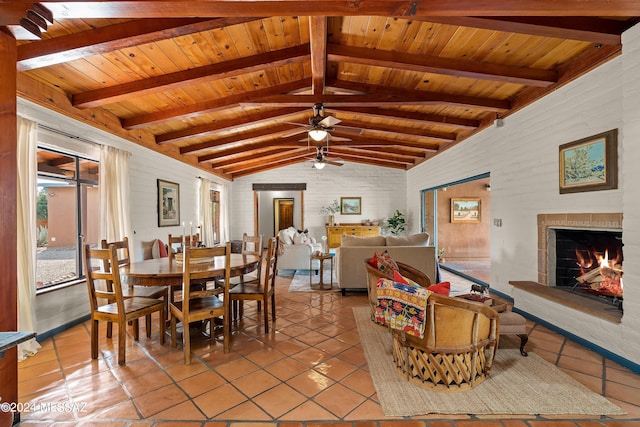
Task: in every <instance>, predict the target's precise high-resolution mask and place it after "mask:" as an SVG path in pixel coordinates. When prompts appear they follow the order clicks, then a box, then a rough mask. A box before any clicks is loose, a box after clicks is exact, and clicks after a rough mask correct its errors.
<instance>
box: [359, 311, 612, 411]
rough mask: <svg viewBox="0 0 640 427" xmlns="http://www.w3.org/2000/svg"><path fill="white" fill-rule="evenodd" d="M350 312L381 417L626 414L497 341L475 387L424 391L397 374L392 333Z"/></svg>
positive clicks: (363, 314)
mask: <svg viewBox="0 0 640 427" xmlns="http://www.w3.org/2000/svg"><path fill="white" fill-rule="evenodd" d="M353 314H354V316H355V319H356V324H357V325H358V331H359V332H360V341H361V343H362V347H363V348H364V352H365V356H366V358H367V362H368V364H369V371H370V373H371V378H372V379H373V383H374V385H375V387H376V391H377V395H378V399H379V401H380V404H381V405H382V410H383V412H384V414H385V415H386V416H396V417H397V416H415V415H426V414H477V415H488V414H493V415H497V414H503V415H511V414H520V415H531V414H540V415H552V414H566V415H577V414H588V415H614V414H615V415H621V414H624V413H625V412H624V411H623V410H622V409H620V408H619V407H617V406H616V405H614V404H612V403H611V402H609V401H608V400H607V399H606V398H604V397H603V396H601V395H599V394H597V393H594V392H592V391H591V390H589V389H588V388H586V387H585V386H583V385H582V384H580V383H579V382H577V381H576V380H574V379H573V378H571V377H570V376H569V375H567V374H565V373H564V372H562V371H561V370H560V369H558V368H557V367H555V366H553V365H552V364H550V363H548V362H547V361H545V360H544V359H542V358H540V357H539V356H537V355H535V354H533V353H532V352H529V356H528V357H522V356H521V355H520V353H519V352H518V348H517V344H516V343H515V342H512V343H513V348H502V347H503V346H502V343H501V347H500V348H499V350H498V353H497V355H496V360H495V361H494V365H493V367H492V368H491V376H490V377H489V378H487V379H486V380H485V381H483V382H482V383H480V384H479V385H477V386H476V387H475V388H473V389H471V390H467V391H459V392H442V391H433V390H428V389H424V388H422V387H420V386H418V385H415V384H412V383H409V382H408V381H406V380H405V379H404V378H403V377H401V376H400V374H398V372H397V371H396V369H395V366H394V365H393V358H392V355H391V335H390V334H389V332H388V331H387V330H385V329H384V328H382V327H378V326H377V325H375V324H374V323H373V322H371V320H370V317H369V316H370V309H369V307H354V308H353ZM503 341H507V340H503Z"/></svg>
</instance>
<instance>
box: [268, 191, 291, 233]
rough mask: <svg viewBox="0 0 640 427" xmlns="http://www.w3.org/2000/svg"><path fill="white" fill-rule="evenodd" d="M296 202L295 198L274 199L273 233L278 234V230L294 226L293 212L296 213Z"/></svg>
mask: <svg viewBox="0 0 640 427" xmlns="http://www.w3.org/2000/svg"><path fill="white" fill-rule="evenodd" d="M294 207H295V202H294V199H289V198H287V199H279V198H275V199H273V234H274V236H275V235H277V234H278V231H280V230H282V229H285V228H289V227H293V225H294V222H293V214H294Z"/></svg>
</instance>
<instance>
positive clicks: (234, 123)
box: [156, 107, 308, 144]
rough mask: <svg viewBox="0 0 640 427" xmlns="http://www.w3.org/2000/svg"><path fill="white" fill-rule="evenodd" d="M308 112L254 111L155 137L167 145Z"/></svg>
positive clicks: (293, 110)
mask: <svg viewBox="0 0 640 427" xmlns="http://www.w3.org/2000/svg"><path fill="white" fill-rule="evenodd" d="M305 112H308V109H304V110H302V109H300V108H296V107H291V108H278V109H275V110H269V111H254V112H250V113H249V114H247V115H242V116H240V115H239V116H238V117H234V118H232V119H227V120H220V121H214V122H211V123H207V124H204V125H199V126H193V127H189V128H186V129H182V130H178V131H175V132H168V133H165V134H162V135H158V136H156V143H157V144H167V143H171V142H178V141H183V140H185V139H189V138H194V137H197V136H203V135H207V134H212V133H215V132H221V131H227V130H231V129H235V128H238V127H240V126H242V127H247V126H255V125H260V124H265V123H267V122H272V121H275V120H279V119H283V118H286V117H289V116H292V115H294V114H300V113H305Z"/></svg>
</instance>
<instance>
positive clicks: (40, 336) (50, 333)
mask: <svg viewBox="0 0 640 427" xmlns="http://www.w3.org/2000/svg"><path fill="white" fill-rule="evenodd" d="M89 319H91V315H90V314H87V315H85V316H82V317H80V318H78V319H76V320H72V321H71V322H69V323H65V324H64V325H60V326H58V327H57V328H53V329H51V330H48V331H47V332H43V333H41V334H38V335H37V336H36V341H38V342H42V341H44V340H46V339H49V338H51V337H53V336H54V335H57V334H59V333H60V332H64V331H66V330H67V329H71V328H72V327H74V326H76V325H78V324H80V323H84V322H86V321H87V320H89Z"/></svg>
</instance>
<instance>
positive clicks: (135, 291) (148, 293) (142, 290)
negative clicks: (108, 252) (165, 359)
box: [100, 236, 169, 338]
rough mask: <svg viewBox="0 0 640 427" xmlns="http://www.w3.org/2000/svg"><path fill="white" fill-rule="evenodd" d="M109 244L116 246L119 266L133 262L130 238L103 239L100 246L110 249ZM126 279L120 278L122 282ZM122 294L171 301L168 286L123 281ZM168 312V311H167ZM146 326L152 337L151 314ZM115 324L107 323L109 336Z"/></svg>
mask: <svg viewBox="0 0 640 427" xmlns="http://www.w3.org/2000/svg"><path fill="white" fill-rule="evenodd" d="M109 245H113V246H114V247H115V248H116V255H117V258H118V268H120V267H124V266H126V265H129V264H130V263H131V258H130V255H129V254H130V252H129V238H128V237H126V236H125V237H124V238H123V239H122V240H117V241H115V242H107V240H106V239H102V241H101V242H100V246H101V247H102V249H108V248H109ZM125 280H126V279H125ZM125 280H123V279H122V278H121V279H120V281H121V283H123V282H124V281H125ZM123 284H124V286H123V287H122V296H123V297H124V298H125V299H126V298H133V297H141V298H155V299H159V298H160V299H162V300H163V301H164V302H165V304H167V307H168V303H169V299H168V298H169V288H168V287H167V286H129V284H128V283H123ZM167 310H168V308H167ZM167 312H168V311H167ZM145 326H146V330H147V337H151V315H148V316H146V319H145ZM112 329H113V326H112V324H111V323H110V322H109V323H108V324H107V337H109V338H111V335H112Z"/></svg>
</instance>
